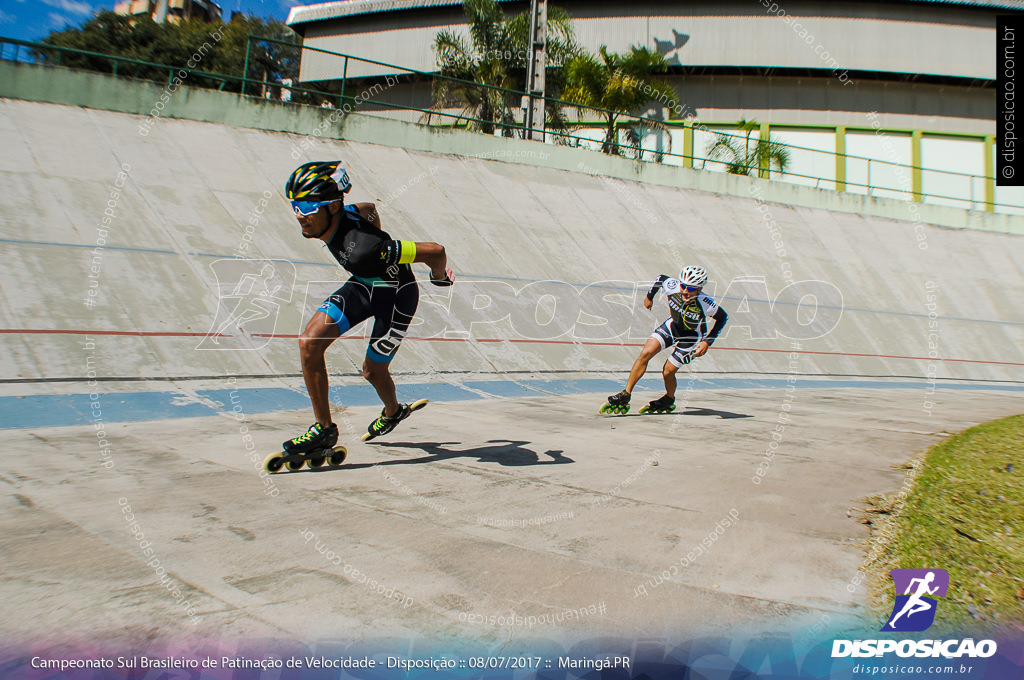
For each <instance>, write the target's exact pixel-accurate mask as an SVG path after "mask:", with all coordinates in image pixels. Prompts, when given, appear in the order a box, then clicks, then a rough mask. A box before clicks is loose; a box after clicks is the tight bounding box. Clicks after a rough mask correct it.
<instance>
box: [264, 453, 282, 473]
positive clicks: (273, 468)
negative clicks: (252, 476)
mask: <svg viewBox="0 0 1024 680" xmlns="http://www.w3.org/2000/svg"><path fill="white" fill-rule="evenodd" d="M283 466H284V454H283V453H272V454H270V455H269V456H267V457H266V458H264V459H263V469H264V470H266V471H267V472H269V473H271V474H274V473H276V472H280V471H281V468H282V467H283Z"/></svg>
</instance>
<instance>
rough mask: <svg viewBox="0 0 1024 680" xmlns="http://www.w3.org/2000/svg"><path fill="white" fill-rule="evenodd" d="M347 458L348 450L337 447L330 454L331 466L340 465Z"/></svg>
mask: <svg viewBox="0 0 1024 680" xmlns="http://www.w3.org/2000/svg"><path fill="white" fill-rule="evenodd" d="M347 456H348V449H346V448H345V447H344V446H338V447H336V448H335V449H334V451H333V452H332V453H331V465H335V466H337V465H341V464H342V463H344V462H345V458H346V457H347Z"/></svg>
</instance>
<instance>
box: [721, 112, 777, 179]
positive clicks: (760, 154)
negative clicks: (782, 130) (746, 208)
mask: <svg viewBox="0 0 1024 680" xmlns="http://www.w3.org/2000/svg"><path fill="white" fill-rule="evenodd" d="M759 128H760V125H759V124H758V123H757V121H755V120H749V121H748V120H741V121H740V131H742V132H743V133H744V134H745V138H744V140H743V145H742V146H741V145H740V142H739V140H737V139H736V137H734V136H730V135H725V134H718V135H716V136H715V139H714V140H712V141H711V143H710V144H708V148H707V152H706V153H707V156H708V160H721V161H722V162H724V163H725V170H726V172H728V173H729V174H731V175H752V174H753V172H754V171H755V170H757V171H758V174H759V175H763V176H765V177H767V176H768V174H769V173H770V172H771V171H772V169H775V170H777V171H778V172H783V173H784V172H786V168H788V167H789V161H790V153H789V149H788V148H786V145H785V144H782V143H780V142H779V141H778V140H776V139H773V138H772V136H771V135H768V136H766V137H763V138H758V139H757V140H751V139H750V135H751V133H753V132H754V131H755V130H757V129H759Z"/></svg>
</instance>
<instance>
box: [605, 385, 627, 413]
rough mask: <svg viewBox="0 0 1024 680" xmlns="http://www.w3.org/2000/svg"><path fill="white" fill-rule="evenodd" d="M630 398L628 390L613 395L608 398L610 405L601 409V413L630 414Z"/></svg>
mask: <svg viewBox="0 0 1024 680" xmlns="http://www.w3.org/2000/svg"><path fill="white" fill-rule="evenodd" d="M629 397H630V394H629V392H627V391H626V390H622V391H621V392H619V393H618V394H613V395H612V396H610V397H608V403H607V404H605V405H604V406H602V407H601V413H620V414H624V413H629Z"/></svg>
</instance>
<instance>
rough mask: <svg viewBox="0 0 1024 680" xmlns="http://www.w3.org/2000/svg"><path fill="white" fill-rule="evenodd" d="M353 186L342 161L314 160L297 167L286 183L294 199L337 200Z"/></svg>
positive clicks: (289, 197)
mask: <svg viewBox="0 0 1024 680" xmlns="http://www.w3.org/2000/svg"><path fill="white" fill-rule="evenodd" d="M351 188H352V182H350V181H349V179H348V173H347V172H346V171H345V166H343V165H342V164H341V161H312V162H310V163H303V164H302V165H300V166H299V167H297V168H295V172H293V173H292V176H291V177H289V178H288V183H287V184H285V185H284V191H285V194H286V195H287V196H288V199H289V200H292V201H336V200H338V199H339V198H342V197H344V195H345V194H346V193H348V190H349V189H351Z"/></svg>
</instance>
